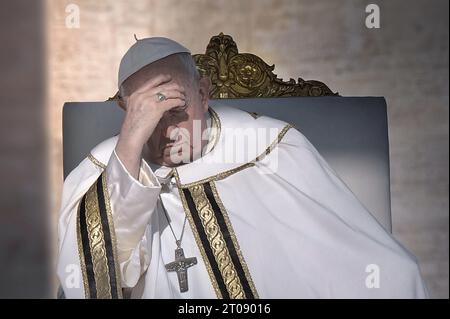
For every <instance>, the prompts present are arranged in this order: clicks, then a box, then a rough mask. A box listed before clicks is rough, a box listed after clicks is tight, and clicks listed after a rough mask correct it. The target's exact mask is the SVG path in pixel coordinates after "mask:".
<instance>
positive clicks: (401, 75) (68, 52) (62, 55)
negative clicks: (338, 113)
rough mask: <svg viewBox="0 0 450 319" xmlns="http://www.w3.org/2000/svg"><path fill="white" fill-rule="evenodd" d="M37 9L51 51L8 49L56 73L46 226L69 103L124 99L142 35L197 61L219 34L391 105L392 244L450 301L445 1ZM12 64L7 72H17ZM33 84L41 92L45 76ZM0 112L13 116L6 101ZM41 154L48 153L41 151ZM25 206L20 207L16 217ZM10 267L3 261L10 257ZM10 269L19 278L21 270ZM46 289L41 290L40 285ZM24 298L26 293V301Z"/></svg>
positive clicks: (259, 1) (49, 74) (152, 2)
mask: <svg viewBox="0 0 450 319" xmlns="http://www.w3.org/2000/svg"><path fill="white" fill-rule="evenodd" d="M11 2H12V1H11ZM19 2H24V3H29V2H27V1H19ZM16 3H18V2H17V1H16ZM35 3H37V4H36V6H38V7H39V4H42V6H41V7H40V8H42V13H45V15H39V14H37V15H36V14H35V15H31V14H30V10H32V9H30V8H29V5H23V6H22V9H21V10H19V11H17V10H16V13H15V14H16V15H18V16H19V18H20V19H28V20H27V21H28V22H30V20H29V19H31V20H32V21H34V20H35V23H37V24H38V25H39V21H40V20H42V21H43V22H45V24H44V26H43V28H42V30H43V33H44V34H46V41H45V42H44V43H45V44H46V53H45V54H42V59H41V60H39V59H38V57H36V56H31V52H32V51H35V46H32V45H31V44H23V43H20V42H19V40H20V39H19V38H17V39H16V38H15V37H14V36H12V35H11V36H9V40H10V41H13V42H14V41H16V42H14V43H16V47H17V48H20V49H21V50H25V51H27V50H28V54H29V58H30V59H32V60H33V61H35V62H34V63H41V64H40V65H43V66H45V70H46V73H45V75H46V77H45V78H44V80H45V83H46V87H47V90H46V97H47V100H46V103H45V109H46V113H44V114H45V122H42V121H40V122H39V125H41V126H42V127H43V128H45V129H46V131H45V132H46V135H43V136H46V137H47V138H46V139H45V137H44V138H42V139H41V140H44V141H46V142H47V143H48V149H49V152H48V161H47V163H48V164H49V166H48V167H49V169H50V173H49V175H48V176H49V183H48V192H47V191H44V189H45V188H44V189H40V190H36V193H37V194H38V195H39V196H40V198H41V199H42V198H46V194H51V196H50V197H49V207H50V209H49V210H48V211H49V213H48V214H47V215H45V214H44V213H42V216H48V217H49V219H48V220H49V223H50V225H51V227H53V229H54V225H55V218H56V211H57V207H58V205H59V195H60V189H61V185H62V149H61V110H62V105H63V103H64V101H90V100H104V99H106V98H107V97H109V96H111V95H112V94H114V93H115V83H116V74H117V68H118V63H119V61H120V58H121V56H122V55H123V53H124V52H125V51H126V50H127V48H128V47H129V46H130V45H131V44H133V43H134V38H133V34H136V35H137V36H138V37H146V36H167V37H170V38H173V39H175V40H177V41H180V42H181V43H183V44H185V45H186V46H187V47H189V48H191V50H192V52H194V53H202V52H204V50H205V47H206V44H207V43H208V41H209V39H210V37H211V36H213V35H216V34H218V33H219V32H224V33H226V34H230V35H232V36H233V38H234V40H235V41H236V43H237V44H238V48H239V50H240V51H241V52H251V53H254V54H257V55H258V56H260V57H262V58H263V59H265V60H266V61H267V62H268V63H269V64H272V63H273V64H275V65H276V69H275V73H277V74H278V75H279V77H283V78H285V79H288V78H290V77H292V78H295V79H296V78H297V77H298V76H301V77H303V78H305V79H317V80H321V81H323V82H325V83H326V84H328V85H329V87H330V88H331V89H332V90H334V91H339V92H340V93H341V94H342V95H344V96H353V95H359V96H365V95H371V96H385V97H386V99H387V103H388V112H389V114H388V115H389V134H390V142H391V165H392V166H391V169H392V171H391V183H392V214H393V228H394V235H395V236H396V237H397V238H398V239H399V240H400V241H401V242H402V243H403V244H404V245H405V246H406V247H407V248H408V249H410V250H411V251H412V252H413V253H414V254H415V255H416V256H417V257H418V259H419V261H420V265H421V267H422V271H423V274H424V276H425V279H426V282H427V284H428V286H429V289H430V292H431V295H432V296H433V297H446V298H448V296H449V290H448V284H449V279H448V267H449V265H448V256H449V246H448V242H449V238H448V228H449V220H448V207H449V202H448V176H449V175H448V134H449V129H448V128H449V126H448V119H449V113H448V109H449V98H448V96H449V95H448V76H449V74H448V53H449V52H448V1H447V0H432V1H426V0H418V1H400V0H389V1H362V0H345V1H344V0H341V1H333V0H318V1H307V0H290V1H289V0H246V1H241V0H227V1H225V0H216V1H212V0H210V1H207V0H184V1H181V0H178V1H175V0H134V1H118V0H109V1H98V0H96V1H94V0H83V1H81V0H78V1H65V0H47V1H42V2H40V1H37V2H35ZM70 3H74V4H77V5H78V6H79V8H80V23H81V24H80V28H79V29H69V28H67V27H66V25H65V18H66V15H67V13H66V12H65V8H66V6H67V5H68V4H70ZM368 3H376V4H378V5H379V6H380V9H381V28H380V29H367V28H366V27H365V26H364V19H365V15H366V13H365V6H366V5H367V4H368ZM0 12H2V10H0ZM32 12H33V13H34V12H39V10H38V11H32ZM33 19H34V20H33ZM10 20H11V19H10ZM10 20H8V21H10ZM21 21H22V20H21ZM1 23H2V24H4V23H5V22H4V21H2V22H1ZM10 23H13V22H10ZM16 24H17V22H16ZM28 36H29V37H30V38H31V37H32V36H34V34H29V35H28ZM2 54H4V53H2ZM25 58H26V57H25ZM2 60H3V59H0V61H1V62H0V63H1V65H0V66H1V67H2V68H3V67H4V65H6V64H7V63H8V62H5V61H2ZM44 61H45V62H44ZM33 74H35V73H33ZM21 76H23V75H21ZM29 81H30V82H31V83H35V84H36V83H41V82H40V81H41V78H35V79H33V78H31V79H29ZM4 82H5V81H3V82H2V83H4ZM6 82H7V81H6ZM15 93H16V92H15V91H14V92H11V91H10V92H9V93H8V94H9V95H10V96H14V95H16V94H15ZM1 103H2V111H5V110H6V109H4V105H3V104H4V101H2V102H1ZM14 103H21V102H14ZM24 103H25V102H24ZM24 105H28V107H29V109H30V110H32V112H35V113H37V114H42V112H41V111H42V109H43V107H42V109H38V108H37V106H36V104H35V103H33V102H30V101H29V100H26V103H25V104H24ZM43 105H44V104H43ZM6 111H7V112H9V113H11V112H12V111H10V110H9V109H8V110H6ZM32 114H34V113H32ZM30 121H31V120H30ZM24 138H27V137H24ZM27 141H28V140H27ZM31 144H32V143H31V142H30V145H31ZM32 152H36V154H38V152H39V151H38V150H37V149H35V148H33V149H32ZM33 154H34V153H33ZM11 156H15V157H11V158H9V159H8V161H9V162H8V163H12V162H13V161H14V160H15V159H17V158H22V156H23V154H20V153H19V154H16V155H11ZM20 163H21V165H24V163H22V162H20ZM17 165H19V164H17ZM2 169H4V168H2ZM2 174H3V172H2ZM26 180H27V177H26V176H22V175H19V176H16V183H17V185H16V187H17V189H18V191H17V193H18V194H19V193H21V189H22V188H25V187H24V186H21V185H23V184H24V183H25V182H26ZM40 180H41V181H44V178H42V177H40ZM0 183H3V184H0V185H2V187H6V185H7V184H6V182H4V181H2V182H0ZM42 185H44V184H42ZM27 187H31V188H32V187H33V186H30V185H29V186H27ZM3 201H4V200H3V198H2V203H1V206H0V209H1V210H2V214H4V209H5V208H8V207H9V206H7V205H6V204H4V203H3ZM27 207H28V206H26V207H22V206H19V207H17V210H19V211H20V210H25V208H27ZM41 211H42V212H44V210H41ZM28 213H29V212H28ZM5 216H10V215H3V217H2V221H3V220H7V221H9V220H10V217H5ZM11 223H15V222H11ZM17 225H19V222H16V227H18V226H17ZM2 228H3V226H2ZM53 234H54V233H53ZM10 237H11V236H10ZM10 237H5V238H4V239H3V238H2V237H0V238H2V239H1V240H2V245H4V246H5V247H6V248H7V249H9V248H10V247H12V246H10V245H9V243H10V241H9V240H10V239H11V238H10ZM14 238H15V237H14ZM20 238H23V237H20V236H19V237H17V238H16V240H17V241H19V243H20V240H21V239H20ZM41 238H44V237H43V236H41ZM22 241H23V242H25V240H22ZM23 242H22V243H21V244H23ZM50 243H52V242H51V241H50ZM52 244H53V243H52ZM11 249H12V248H11ZM53 250H54V247H51V246H50V247H49V248H48V251H50V252H52V251H53ZM31 255H32V254H28V255H27V254H24V255H23V257H22V260H21V259H20V258H19V260H18V262H19V261H25V262H26V261H28V262H29V261H30V260H34V262H35V263H41V264H43V258H41V259H39V258H37V259H32V258H33V257H32V256H31ZM6 257H8V256H4V255H2V259H3V258H6ZM8 271H10V272H12V273H14V271H15V270H14V268H13V267H11V269H9V270H8ZM3 273H5V271H3ZM2 276H3V275H2ZM36 284H41V283H40V282H39V281H38V280H37V281H36ZM49 287H50V286H49ZM47 288H48V287H45V289H44V288H43V289H42V290H41V291H42V294H43V295H45V294H47V292H48V291H50V290H47ZM4 289H5V288H4ZM20 293H21V291H20V290H18V291H17V294H20ZM1 294H2V295H5V293H4V292H1Z"/></svg>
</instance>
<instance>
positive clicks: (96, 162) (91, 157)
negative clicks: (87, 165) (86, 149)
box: [88, 153, 106, 169]
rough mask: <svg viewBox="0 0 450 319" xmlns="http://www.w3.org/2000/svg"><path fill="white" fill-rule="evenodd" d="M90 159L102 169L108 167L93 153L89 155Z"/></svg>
mask: <svg viewBox="0 0 450 319" xmlns="http://www.w3.org/2000/svg"><path fill="white" fill-rule="evenodd" d="M88 158H89V160H90V161H91V162H92V163H94V164H95V165H97V166H98V167H100V168H102V169H106V165H105V164H103V163H102V162H100V161H99V160H98V159H96V158H95V157H94V156H93V155H92V154H91V153H89V155H88Z"/></svg>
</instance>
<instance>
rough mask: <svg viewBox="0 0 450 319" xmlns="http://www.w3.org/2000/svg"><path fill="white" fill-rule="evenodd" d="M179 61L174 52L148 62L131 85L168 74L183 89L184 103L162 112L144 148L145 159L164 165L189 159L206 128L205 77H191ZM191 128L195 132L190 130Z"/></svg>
mask: <svg viewBox="0 0 450 319" xmlns="http://www.w3.org/2000/svg"><path fill="white" fill-rule="evenodd" d="M179 64H180V62H179V59H178V58H177V57H174V56H169V57H167V58H165V59H162V60H160V61H157V62H155V63H152V64H151V65H149V66H148V67H147V68H146V69H145V70H143V72H142V74H140V75H139V76H138V77H137V78H136V81H135V83H133V89H132V92H134V90H135V89H139V87H141V86H142V85H143V84H145V83H146V82H147V81H148V80H150V79H152V78H154V77H155V76H158V75H160V74H169V75H170V76H171V77H172V80H171V81H172V82H175V83H176V84H178V85H180V86H182V87H183V88H184V90H185V94H186V105H185V106H184V107H179V108H175V109H172V110H170V111H167V112H165V113H164V115H163V116H162V118H161V120H160V121H159V123H158V125H157V127H156V128H155V130H154V132H153V134H152V135H151V136H150V138H149V140H148V141H147V148H146V149H145V151H144V156H145V158H146V159H148V160H150V161H151V162H153V163H155V164H160V165H164V166H178V165H182V164H185V163H187V162H189V161H192V159H193V158H196V157H197V156H198V155H199V154H200V153H201V149H202V148H203V147H204V145H205V143H206V141H202V140H200V141H199V138H200V139H201V136H202V133H203V130H204V129H205V128H206V121H205V113H206V112H207V109H208V93H209V79H206V78H202V79H192V77H190V76H189V74H186V71H185V69H184V68H183V67H180V65H179ZM195 130H196V131H197V133H195V134H194V131H195ZM194 138H195V139H196V140H194Z"/></svg>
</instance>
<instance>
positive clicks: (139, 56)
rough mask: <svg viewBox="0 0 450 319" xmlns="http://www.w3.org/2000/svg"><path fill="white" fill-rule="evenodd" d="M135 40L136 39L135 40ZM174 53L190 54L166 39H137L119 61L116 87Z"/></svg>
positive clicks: (179, 45) (177, 44)
mask: <svg viewBox="0 0 450 319" xmlns="http://www.w3.org/2000/svg"><path fill="white" fill-rule="evenodd" d="M136 40H137V39H136ZM175 53H189V54H190V53H191V51H189V50H188V49H186V48H185V47H184V46H182V45H181V44H179V43H178V42H175V41H173V40H171V39H168V38H163V37H153V38H144V39H139V40H137V41H136V43H135V44H133V45H132V46H131V47H130V48H129V49H128V51H127V53H125V55H124V56H123V58H122V60H121V61H120V67H119V80H118V87H119V88H120V86H121V85H122V83H123V82H124V81H125V80H126V79H127V78H129V77H130V76H131V75H132V74H134V73H136V72H137V71H139V70H140V69H142V68H143V67H144V66H146V65H149V64H150V63H152V62H155V61H158V60H160V59H162V58H165V57H167V56H169V55H172V54H175Z"/></svg>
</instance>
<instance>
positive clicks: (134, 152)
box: [116, 75, 186, 177]
mask: <svg viewBox="0 0 450 319" xmlns="http://www.w3.org/2000/svg"><path fill="white" fill-rule="evenodd" d="M158 94H163V95H164V97H165V99H163V100H160V99H158ZM124 101H125V103H126V115H125V119H124V121H123V123H122V128H121V131H120V136H119V141H118V142H117V146H116V152H117V155H118V156H119V158H120V159H121V160H122V162H123V163H124V165H125V167H126V168H127V169H128V171H129V172H130V174H132V175H133V176H134V177H136V176H137V175H138V173H139V165H140V159H141V152H142V148H143V146H144V144H145V143H146V142H147V140H148V139H149V138H150V136H151V135H152V134H153V131H154V130H155V128H156V126H157V125H158V123H159V121H160V120H161V117H162V116H163V114H164V113H165V112H167V111H170V110H172V109H176V108H183V107H184V106H185V105H186V95H185V89H184V87H182V86H181V85H179V84H177V83H175V82H174V81H172V77H171V76H170V75H158V76H156V77H154V78H152V79H149V80H148V81H147V82H145V83H144V84H143V85H142V86H141V87H140V88H139V89H137V90H136V91H135V92H133V93H132V94H131V95H130V96H127V97H125V98H124Z"/></svg>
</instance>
